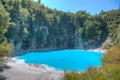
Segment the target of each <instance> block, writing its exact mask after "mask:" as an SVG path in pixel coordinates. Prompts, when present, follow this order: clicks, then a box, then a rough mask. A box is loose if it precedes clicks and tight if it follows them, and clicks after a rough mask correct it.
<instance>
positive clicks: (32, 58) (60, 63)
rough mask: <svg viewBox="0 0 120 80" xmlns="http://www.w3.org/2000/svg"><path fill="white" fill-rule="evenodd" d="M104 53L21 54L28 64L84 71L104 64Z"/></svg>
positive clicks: (20, 56) (65, 51)
mask: <svg viewBox="0 0 120 80" xmlns="http://www.w3.org/2000/svg"><path fill="white" fill-rule="evenodd" d="M102 56H103V53H100V52H91V51H85V50H59V51H50V52H29V53H25V54H22V55H19V56H18V57H17V59H24V60H25V62H26V63H28V64H46V65H48V66H51V67H54V68H56V69H59V70H65V69H66V70H69V71H71V70H77V71H84V70H86V69H87V68H88V67H90V66H94V67H99V66H101V65H102V62H101V58H102Z"/></svg>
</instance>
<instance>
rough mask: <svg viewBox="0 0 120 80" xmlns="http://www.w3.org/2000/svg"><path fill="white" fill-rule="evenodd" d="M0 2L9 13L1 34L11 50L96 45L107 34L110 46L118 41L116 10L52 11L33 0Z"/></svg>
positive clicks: (119, 24) (119, 14)
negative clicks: (7, 24)
mask: <svg viewBox="0 0 120 80" xmlns="http://www.w3.org/2000/svg"><path fill="white" fill-rule="evenodd" d="M0 4H2V6H3V7H4V8H5V10H6V11H7V12H8V13H9V14H10V18H11V19H10V24H9V27H8V28H7V32H6V33H5V34H4V36H5V37H6V38H7V40H8V42H9V43H11V44H13V46H14V49H15V50H27V49H43V48H58V49H59V48H64V49H66V48H69V49H70V48H79V49H89V48H96V47H99V46H101V45H102V43H103V42H104V41H105V40H106V38H107V37H108V36H110V37H111V38H112V39H113V44H112V45H114V44H116V43H119V42H120V36H119V29H120V11H119V10H113V11H109V12H101V13H100V14H99V15H94V16H92V15H90V14H89V13H87V12H86V11H78V12H77V13H75V14H73V13H71V12H67V13H65V12H62V11H58V10H56V9H54V10H52V9H50V8H48V7H45V6H44V5H43V4H41V3H40V2H34V1H33V0H0ZM1 38H2V37H1ZM107 45H108V44H107ZM110 46H111V44H110Z"/></svg>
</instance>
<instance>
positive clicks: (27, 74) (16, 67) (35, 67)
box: [2, 48, 105, 80]
mask: <svg viewBox="0 0 120 80" xmlns="http://www.w3.org/2000/svg"><path fill="white" fill-rule="evenodd" d="M56 50H58V49H56ZM59 50H61V49H59ZM62 50H63V49H62ZM76 50H78V49H76ZM42 51H43V50H42ZM46 51H48V50H47V49H46ZM50 51H53V50H50ZM87 51H93V52H105V51H104V50H102V49H101V48H99V49H90V50H87ZM28 52H30V51H28ZM36 52H39V51H36ZM6 65H7V66H9V67H10V69H7V70H4V71H3V72H2V75H3V76H5V77H6V78H7V79H6V80H24V79H21V77H24V78H26V80H36V79H38V78H39V80H43V79H45V80H61V79H62V78H63V76H64V71H62V70H56V69H55V68H52V67H50V66H47V65H44V64H26V63H25V62H24V60H17V59H16V58H15V57H11V58H10V59H9V60H8V62H7V64H6ZM11 73H12V75H11ZM16 74H17V75H16ZM43 74H44V75H43ZM36 75H37V76H36ZM39 75H40V76H39ZM41 75H42V76H41ZM46 76H47V77H46Z"/></svg>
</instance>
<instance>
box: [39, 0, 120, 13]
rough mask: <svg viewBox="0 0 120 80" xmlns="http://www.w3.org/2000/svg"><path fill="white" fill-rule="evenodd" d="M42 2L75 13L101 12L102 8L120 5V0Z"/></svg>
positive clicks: (116, 7)
mask: <svg viewBox="0 0 120 80" xmlns="http://www.w3.org/2000/svg"><path fill="white" fill-rule="evenodd" d="M41 2H42V3H43V4H44V5H45V6H48V7H49V8H52V9H57V10H61V11H65V12H68V11H70V12H73V13H75V12H77V11H80V10H86V11H87V12H88V13H90V14H92V15H94V14H99V13H100V12H101V10H103V11H109V10H113V9H115V10H116V9H119V7H120V0H41Z"/></svg>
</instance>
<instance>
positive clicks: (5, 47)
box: [0, 41, 13, 63]
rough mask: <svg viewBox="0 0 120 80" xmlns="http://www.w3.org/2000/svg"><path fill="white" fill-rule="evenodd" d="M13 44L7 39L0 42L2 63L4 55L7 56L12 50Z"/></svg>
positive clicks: (0, 59)
mask: <svg viewBox="0 0 120 80" xmlns="http://www.w3.org/2000/svg"><path fill="white" fill-rule="evenodd" d="M12 49H13V46H12V45H11V44H9V43H8V42H7V41H4V42H2V43H1V44H0V63H2V62H1V61H4V60H3V59H4V57H7V56H9V55H10V53H11V52H12Z"/></svg>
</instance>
